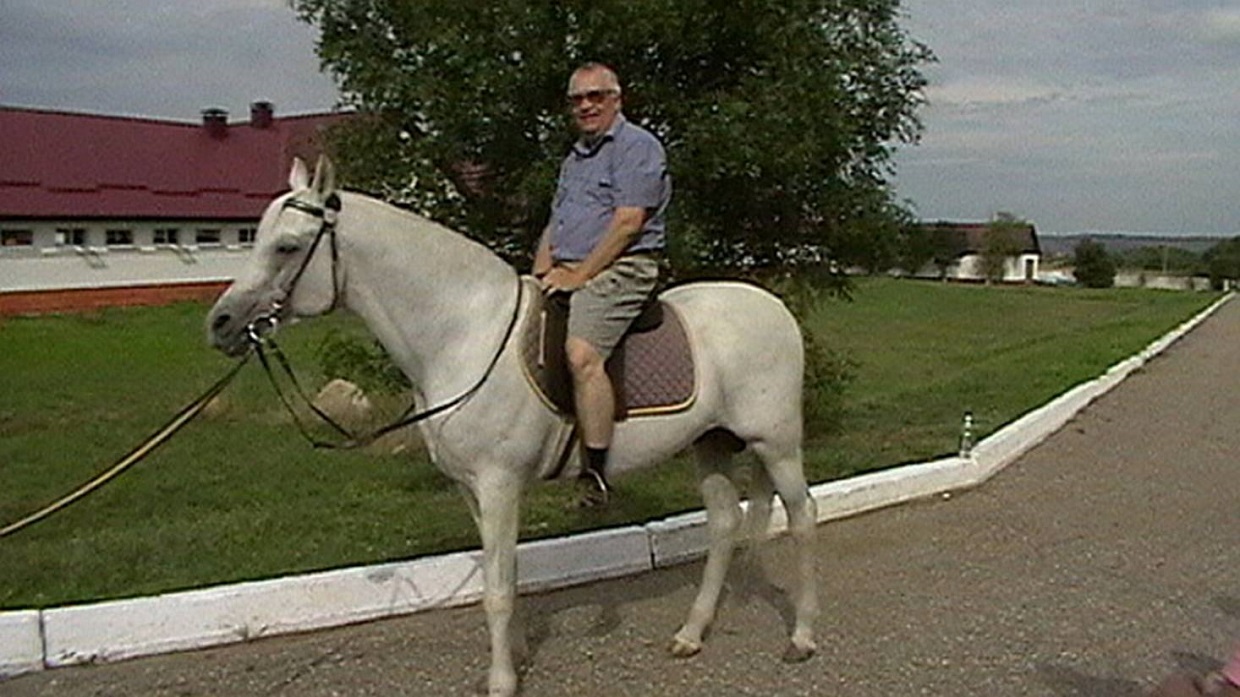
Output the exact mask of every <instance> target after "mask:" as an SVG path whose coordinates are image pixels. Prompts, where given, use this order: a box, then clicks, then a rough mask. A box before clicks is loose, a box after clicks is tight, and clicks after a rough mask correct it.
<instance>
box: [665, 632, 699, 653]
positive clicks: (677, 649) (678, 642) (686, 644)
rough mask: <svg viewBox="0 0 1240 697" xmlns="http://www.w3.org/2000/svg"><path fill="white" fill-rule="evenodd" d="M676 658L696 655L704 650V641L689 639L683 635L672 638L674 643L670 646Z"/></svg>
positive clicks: (669, 649) (669, 648)
mask: <svg viewBox="0 0 1240 697" xmlns="http://www.w3.org/2000/svg"><path fill="white" fill-rule="evenodd" d="M668 651H670V652H671V654H672V655H673V656H675V657H676V658H690V657H692V656H696V655H698V654H699V653H701V651H702V643H701V642H699V641H689V640H688V639H685V638H682V637H675V638H673V639H672V645H671V646H669V647H668Z"/></svg>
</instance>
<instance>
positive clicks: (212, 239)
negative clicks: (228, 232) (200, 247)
mask: <svg viewBox="0 0 1240 697" xmlns="http://www.w3.org/2000/svg"><path fill="white" fill-rule="evenodd" d="M194 243H195V244H219V243H220V231H219V229H218V228H198V233H197V234H196V235H194Z"/></svg>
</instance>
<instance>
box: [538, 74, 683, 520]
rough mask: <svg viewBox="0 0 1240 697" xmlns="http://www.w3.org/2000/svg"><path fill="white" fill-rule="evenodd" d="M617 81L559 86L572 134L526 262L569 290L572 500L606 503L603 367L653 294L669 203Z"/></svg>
mask: <svg viewBox="0 0 1240 697" xmlns="http://www.w3.org/2000/svg"><path fill="white" fill-rule="evenodd" d="M620 94H621V90H620V82H619V80H618V79H617V77H616V74H615V73H614V72H613V71H612V70H611V69H610V68H608V67H607V66H605V65H602V64H599V63H588V64H586V65H584V66H582V67H580V68H578V69H577V70H576V71H575V72H573V74H572V77H571V78H570V79H569V83H568V100H569V103H570V104H571V106H572V113H573V119H574V121H575V122H576V125H577V129H578V131H579V132H580V134H581V137H580V138H579V139H578V140H577V142H576V143H574V144H573V147H572V149H571V150H570V151H569V153H568V155H567V156H566V157H565V158H564V162H563V164H562V165H561V166H560V176H559V181H558V184H557V187H556V192H555V199H554V202H553V204H552V209H551V220H550V222H549V223H548V224H547V226H546V228H545V229H544V230H543V234H542V238H541V240H540V241H539V244H538V249H537V252H536V254H535V258H534V269H533V271H534V275H535V276H536V277H537V278H539V279H540V280H541V282H542V287H543V290H544V291H545V292H546V293H547V294H549V295H550V294H554V293H571V299H570V301H569V314H568V333H567V339H566V340H565V347H564V348H565V352H566V354H567V358H568V365H569V370H570V371H571V373H572V377H573V401H574V406H575V407H576V412H577V423H578V428H579V430H580V436H581V441H582V443H583V444H584V445H585V453H586V466H585V467H583V468H582V481H583V483H584V485H585V487H586V491H585V496H584V498H583V501H582V503H583V504H585V505H595V504H603V503H606V502H607V498H608V491H609V486H608V484H607V478H606V466H607V454H608V450H609V449H610V448H611V442H612V433H613V421H614V417H615V391H614V387H613V385H612V384H611V379H610V378H609V377H608V375H607V371H606V369H605V367H604V366H605V363H606V361H607V358H608V356H610V355H611V353H612V351H613V350H614V349H615V347H616V345H617V344H618V343H619V342H620V339H621V337H623V336H624V333H625V332H626V331H627V330H628V328H629V326H630V325H631V324H632V323H633V320H634V319H635V318H636V317H637V316H638V314H640V312H641V310H642V308H643V307H644V306H645V304H646V302H647V301H648V300H649V298H650V296H651V295H652V294H653V292H654V290H655V286H656V285H657V282H658V278H659V259H658V255H659V253H660V252H662V250H663V247H664V243H665V234H664V212H665V211H666V209H667V205H668V202H669V201H670V200H671V197H672V184H671V177H670V176H669V175H668V172H667V158H666V155H665V154H664V151H663V146H662V145H661V144H660V143H659V141H658V139H657V138H655V137H654V135H652V134H651V133H650V132H649V131H647V130H645V129H643V128H641V127H640V126H637V125H635V124H633V123H630V122H629V121H628V120H627V119H625V118H624V114H622V113H621V112H620V106H621V98H620Z"/></svg>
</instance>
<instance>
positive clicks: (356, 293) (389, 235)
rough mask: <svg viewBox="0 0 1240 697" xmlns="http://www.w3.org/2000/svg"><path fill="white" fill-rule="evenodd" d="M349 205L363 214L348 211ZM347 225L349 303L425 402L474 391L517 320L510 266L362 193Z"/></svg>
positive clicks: (355, 199)
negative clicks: (515, 318) (509, 325)
mask: <svg viewBox="0 0 1240 697" xmlns="http://www.w3.org/2000/svg"><path fill="white" fill-rule="evenodd" d="M350 209H352V210H353V211H355V212H356V213H355V215H350V216H349V217H347V218H346V214H348V213H349V211H350ZM340 229H341V232H342V238H341V246H342V254H341V261H342V263H343V264H344V273H345V288H344V299H345V304H346V305H347V306H348V307H349V309H350V310H352V311H353V312H355V313H357V314H358V315H359V316H360V317H362V319H363V320H364V321H365V322H366V324H367V326H368V327H369V328H370V330H371V331H372V332H373V333H374V334H375V337H376V338H378V339H379V342H380V343H381V344H383V346H384V348H386V349H387V351H388V353H389V354H390V355H391V357H392V359H393V360H394V361H395V362H396V363H397V365H399V366H400V367H401V369H402V370H403V371H405V373H406V374H407V375H408V376H409V378H410V380H411V381H412V382H413V383H414V389H415V390H416V391H417V392H418V393H419V394H420V395H421V397H422V398H423V399H424V400H428V401H442V400H445V399H450V398H451V397H453V396H455V395H456V394H459V393H460V392H462V391H464V390H466V389H468V388H469V387H470V386H471V385H472V384H473V382H474V381H475V380H476V379H477V378H478V377H479V376H480V375H481V374H482V372H483V371H484V370H485V369H486V367H487V365H488V364H489V362H490V360H491V358H492V357H493V356H494V354H495V352H496V350H497V349H498V348H499V344H500V343H501V342H502V341H503V338H504V335H505V331H506V330H507V328H508V323H509V321H510V320H511V318H512V313H513V310H514V308H513V305H514V303H516V302H517V297H516V294H517V280H516V276H515V273H514V271H513V269H512V267H510V266H509V265H508V264H506V263H504V261H503V260H501V259H500V258H499V257H497V256H496V255H494V254H492V253H491V252H490V251H489V250H487V249H486V248H485V247H483V246H482V245H479V244H477V243H475V242H473V241H471V240H469V239H467V238H465V237H463V236H461V235H459V234H456V233H454V232H451V231H449V230H447V229H446V228H443V227H441V226H439V225H437V224H435V223H433V222H431V221H428V220H426V219H424V218H421V217H418V216H414V215H411V214H409V213H407V212H404V211H400V210H398V209H396V208H393V207H391V206H387V205H385V204H382V203H379V202H377V201H374V200H373V199H367V198H364V197H358V196H351V197H349V200H347V201H346V204H345V206H344V209H343V210H342V211H341V222H340ZM346 231H347V232H346ZM346 250H347V251H346Z"/></svg>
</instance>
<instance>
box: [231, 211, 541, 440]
mask: <svg viewBox="0 0 1240 697" xmlns="http://www.w3.org/2000/svg"><path fill="white" fill-rule="evenodd" d="M284 208H292V209H294V210H298V211H301V212H303V213H307V214H309V215H313V216H315V217H317V218H319V219H320V220H322V221H323V222H322V224H321V225H320V226H319V231H318V233H317V234H316V235H315V237H314V242H312V243H311V245H310V250H309V251H308V252H307V253H306V257H305V258H304V259H302V262H301V266H299V267H298V269H297V272H296V273H295V274H293V277H292V279H291V280H290V281H289V284H288V287H287V288H286V289H285V293H284V297H285V298H289V297H291V296H292V294H293V290H294V288H295V287H296V285H297V282H298V281H299V280H301V277H302V274H304V273H305V271H306V268H307V267H308V266H309V265H310V260H311V258H312V257H313V256H314V252H315V249H317V248H318V246H319V242H320V241H321V240H322V239H323V237H324V235H327V236H328V237H330V238H331V250H332V304H331V307H330V308H329V309H328V312H331V310H333V309H335V308H336V305H337V301H338V299H339V297H340V289H339V287H338V286H337V273H336V266H337V264H338V262H339V259H340V256H339V251H338V249H337V244H336V221H335V213H337V212H339V211H340V197H339V196H337V195H336V194H332V195H331V196H329V197H328V198H327V201H326V202H325V203H324V206H323V207H319V206H315V205H312V204H309V203H304V202H302V201H298V200H296V199H289V200H287V201H285V202H284ZM329 212H330V214H329ZM523 296H524V284H523V283H522V282H521V278H520V276H518V277H517V301H516V303H515V304H514V305H513V308H512V317H511V318H510V319H509V320H508V327H507V328H506V329H505V330H504V336H503V338H502V339H501V340H500V342H499V346H498V347H497V348H496V350H495V354H494V355H493V356H492V357H491V361H490V363H488V364H487V367H486V370H484V371H483V373H482V376H481V377H480V378H478V381H477V382H475V383H474V384H473V386H472V387H470V388H469V389H467V390H465V391H464V392H462V393H461V394H459V395H457V396H456V397H453V398H452V399H450V400H448V401H446V402H443V403H442V404H438V405H436V406H434V407H430V408H429V409H425V410H423V411H420V412H416V413H414V410H415V409H416V407H417V405H416V403H415V402H412V401H411V402H410V403H409V406H408V407H407V408H406V409H405V411H404V412H402V413H401V415H400V416H398V417H397V418H396V420H395V421H393V422H392V423H390V424H388V425H386V426H384V427H382V428H379V429H377V430H375V431H372V432H371V433H368V434H365V435H362V436H358V435H356V434H354V433H352V432H351V431H350V430H349V429H347V428H345V427H344V426H342V425H340V424H339V423H338V422H337V421H336V420H335V419H333V418H332V417H331V416H330V415H328V414H327V413H325V412H324V411H323V410H322V409H320V408H318V407H317V406H315V404H314V400H312V399H310V397H309V395H308V394H306V391H305V390H304V389H303V388H302V386H301V383H300V382H299V381H298V380H297V376H296V374H294V372H293V367H292V364H291V363H290V362H289V360H288V357H287V356H285V355H284V352H283V351H281V350H280V347H279V345H277V344H276V342H275V340H274V339H272V336H271V335H272V334H273V333H274V331H275V329H276V327H277V326H278V324H279V320H280V313H281V311H282V310H283V309H284V307H283V305H282V304H281V303H275V304H274V305H273V306H272V310H271V312H270V313H268V314H265V315H260V316H258V317H256V318H255V319H254V320H253V321H251V322H250V324H249V325H247V326H246V336H247V337H248V338H249V342H250V346H251V347H252V348H253V350H254V353H255V354H257V355H258V360H259V362H260V363H261V364H262V366H263V370H264V371H265V372H266V373H267V379H268V380H269V381H270V382H271V387H272V389H273V390H274V391H275V393H276V396H277V397H278V398H279V399H280V403H281V404H283V405H284V408H285V410H286V411H288V413H289V415H290V416H291V417H292V419H293V423H295V424H296V425H297V430H299V431H300V432H301V434H302V436H303V437H304V438H305V439H306V440H307V441H308V442H309V443H310V444H311V445H312V446H314V447H315V448H324V449H330V450H354V449H357V448H362V447H365V446H367V445H370V444H371V443H374V442H375V441H376V440H378V439H379V438H382V437H383V436H385V435H387V434H389V433H391V432H392V431H395V430H397V429H400V428H404V427H405V426H409V425H412V424H415V423H418V422H419V421H425V420H426V419H429V418H431V417H433V416H437V415H439V414H442V413H443V412H445V411H447V410H449V409H452V408H454V407H457V406H460V405H461V404H464V403H465V402H466V401H467V400H469V398H470V397H473V396H474V394H475V393H476V392H477V391H478V390H480V389H482V385H483V384H484V383H486V381H487V379H488V378H490V377H491V373H492V372H494V370H495V366H496V365H497V364H498V363H499V359H500V357H501V356H503V355H504V348H505V347H506V346H507V345H508V341H509V339H511V338H512V334H513V331H514V330H515V329H516V326H517V322H518V320H519V319H520V318H521V301H522V298H523ZM268 353H270V354H271V355H272V356H274V357H275V359H276V362H277V363H279V366H280V369H281V370H282V371H283V372H284V374H285V375H286V376H288V380H289V383H290V384H291V385H292V386H293V390H294V391H295V392H296V394H297V396H298V397H300V398H301V401H302V402H304V403H305V404H306V406H308V407H309V408H310V410H311V411H312V412H314V414H315V415H316V416H318V417H319V419H320V420H322V421H323V422H325V423H327V425H329V426H331V427H332V429H334V430H335V431H336V432H337V433H339V434H340V435H341V436H343V437H345V438H346V439H347V440H345V441H343V442H339V443H331V442H327V441H323V440H319V439H317V438H315V437H314V436H313V435H312V434H311V433H310V429H309V428H308V427H307V426H306V424H305V423H304V422H303V421H302V419H301V417H300V416H298V414H297V410H296V409H294V408H293V404H292V402H291V401H290V400H289V398H288V396H287V395H286V394H285V392H284V390H282V389H281V388H280V384H279V381H278V380H277V379H276V375H275V371H273V370H272V368H271V361H270V360H269V359H268V357H267V354H268Z"/></svg>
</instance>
